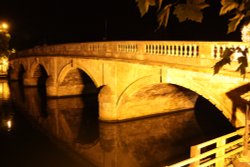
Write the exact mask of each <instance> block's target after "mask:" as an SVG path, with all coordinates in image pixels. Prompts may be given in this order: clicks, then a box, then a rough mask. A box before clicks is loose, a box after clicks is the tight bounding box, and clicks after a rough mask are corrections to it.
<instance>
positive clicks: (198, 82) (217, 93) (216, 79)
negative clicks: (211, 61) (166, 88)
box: [166, 69, 244, 127]
mask: <svg viewBox="0 0 250 167" xmlns="http://www.w3.org/2000/svg"><path fill="white" fill-rule="evenodd" d="M203 75H204V76H203ZM166 82H167V83H169V84H175V85H179V86H182V87H184V88H187V89H189V90H192V91H194V92H196V93H197V94H199V95H201V96H202V97H204V98H205V99H207V100H208V101H209V102H211V103H212V104H213V105H214V106H215V107H216V108H218V109H219V110H220V111H221V112H222V113H223V115H224V116H225V117H226V118H227V119H228V120H229V121H230V122H231V123H232V125H234V126H235V127H239V126H242V125H244V121H243V120H244V119H242V118H243V117H244V113H243V112H242V110H240V109H238V110H237V111H236V110H234V111H233V101H232V99H230V98H229V96H228V95H227V94H228V92H230V91H231V90H232V88H235V87H236V85H238V86H239V87H240V86H241V85H242V84H243V83H244V82H242V80H234V81H232V80H231V79H230V77H226V76H219V75H217V76H213V75H211V74H205V73H199V75H197V72H192V71H191V72H190V71H189V72H186V73H183V71H182V70H179V69H170V70H169V72H168V76H167V78H166Z"/></svg>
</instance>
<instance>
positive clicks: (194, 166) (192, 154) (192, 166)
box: [190, 146, 201, 167]
mask: <svg viewBox="0 0 250 167" xmlns="http://www.w3.org/2000/svg"><path fill="white" fill-rule="evenodd" d="M200 154H201V150H200V149H199V147H197V146H191V148H190V157H191V158H195V157H197V156H199V155H200ZM199 164H200V160H197V161H195V162H193V163H191V164H190V167H198V166H199Z"/></svg>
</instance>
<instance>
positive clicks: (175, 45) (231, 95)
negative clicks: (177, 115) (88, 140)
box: [9, 41, 250, 127]
mask: <svg viewBox="0 0 250 167" xmlns="http://www.w3.org/2000/svg"><path fill="white" fill-rule="evenodd" d="M237 46H241V47H249V46H248V44H247V43H242V42H195V41H122V42H119V41H117V42H89V43H72V44H60V45H50V46H37V47H34V48H32V49H28V50H24V51H20V52H18V53H16V54H15V55H12V57H11V58H10V70H9V71H10V72H9V75H10V79H11V80H21V81H23V82H22V83H23V84H24V85H25V86H36V85H43V86H46V93H47V96H52V97H62V96H72V95H80V94H83V93H89V92H90V91H95V92H97V93H98V102H99V119H100V120H103V121H123V120H128V119H134V118H138V117H145V116H150V115H155V114H162V113H167V112H173V111H177V110H185V109H190V108H193V107H194V106H195V102H196V99H197V97H198V96H199V95H200V96H203V97H204V98H206V99H207V100H208V101H210V102H211V103H212V104H214V105H215V106H216V107H217V108H218V109H219V110H220V111H222V112H223V114H224V115H225V117H226V118H228V120H229V121H230V122H231V123H232V124H233V125H234V126H236V127H239V126H243V125H244V120H245V109H246V100H244V99H243V98H241V96H242V95H243V94H245V93H246V92H248V91H249V90H250V85H249V76H248V74H247V75H246V78H245V79H243V78H242V76H240V74H239V73H238V72H235V69H236V68H237V67H238V63H237V62H232V63H231V65H226V66H224V67H223V69H222V70H221V71H220V73H219V74H216V75H213V68H212V67H213V65H214V64H215V63H216V62H217V61H218V60H219V59H220V57H221V55H222V54H223V52H224V50H225V48H226V47H237Z"/></svg>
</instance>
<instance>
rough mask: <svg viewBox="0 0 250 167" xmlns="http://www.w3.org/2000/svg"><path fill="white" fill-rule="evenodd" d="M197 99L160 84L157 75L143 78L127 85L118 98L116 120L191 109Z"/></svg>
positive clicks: (172, 87)
mask: <svg viewBox="0 0 250 167" xmlns="http://www.w3.org/2000/svg"><path fill="white" fill-rule="evenodd" d="M177 97H178V102H177V100H176V98H177ZM197 97H198V95H197V94H196V93H194V92H192V91H190V90H187V89H185V88H181V87H179V86H175V85H171V84H168V83H164V82H162V81H161V76H160V75H159V74H156V75H148V76H143V77H140V78H138V79H137V80H135V81H134V82H133V83H131V84H130V85H128V87H127V88H126V89H125V90H124V91H123V92H122V94H121V95H120V96H119V98H118V100H117V103H116V107H117V118H119V119H121V120H124V119H134V118H138V117H144V116H148V115H156V114H162V113H167V112H173V111H179V110H186V109H192V108H194V105H195V101H196V99H197ZM156 106H157V107H156ZM128 111H131V112H128Z"/></svg>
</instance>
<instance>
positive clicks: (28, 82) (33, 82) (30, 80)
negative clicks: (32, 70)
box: [23, 77, 38, 86]
mask: <svg viewBox="0 0 250 167" xmlns="http://www.w3.org/2000/svg"><path fill="white" fill-rule="evenodd" d="M23 85H24V86H37V85H38V78H34V77H24V79H23Z"/></svg>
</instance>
